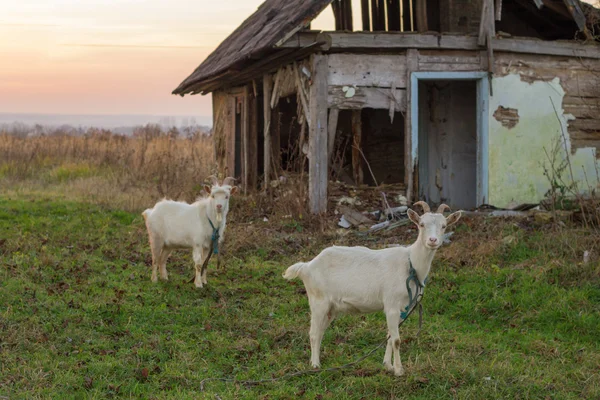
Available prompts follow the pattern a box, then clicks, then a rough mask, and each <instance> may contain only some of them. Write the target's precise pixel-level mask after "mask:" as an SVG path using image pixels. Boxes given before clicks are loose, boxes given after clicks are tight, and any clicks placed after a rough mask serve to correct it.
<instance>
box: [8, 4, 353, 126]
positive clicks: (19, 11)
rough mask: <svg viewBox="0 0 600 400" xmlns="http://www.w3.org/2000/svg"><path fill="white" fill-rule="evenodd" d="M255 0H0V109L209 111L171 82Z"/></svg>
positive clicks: (328, 22) (325, 22) (321, 21)
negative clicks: (176, 92) (176, 90)
mask: <svg viewBox="0 0 600 400" xmlns="http://www.w3.org/2000/svg"><path fill="white" fill-rule="evenodd" d="M260 3H262V0H0V10H1V11H0V55H1V57H0V113H2V112H4V113H49V114H153V115H204V116H208V115H211V106H210V96H200V95H196V96H186V97H184V98H181V97H179V96H173V95H171V91H172V90H173V89H174V88H175V87H176V86H177V85H178V84H179V83H180V82H181V81H182V80H183V79H184V78H185V77H187V76H188V75H189V74H190V73H191V72H192V71H193V70H194V68H196V67H197V66H198V65H199V64H200V62H201V61H202V60H203V59H204V58H205V57H206V56H207V55H208V54H209V53H210V52H211V51H212V50H213V49H214V48H215V47H216V46H217V45H218V44H219V43H220V42H221V41H222V40H223V39H224V38H225V37H226V36H227V35H229V34H230V33H231V32H232V31H233V30H234V29H235V28H236V27H237V26H238V25H239V24H240V23H241V22H242V21H243V20H244V19H245V18H247V17H248V16H249V15H250V14H251V13H252V12H254V11H255V10H256V8H257V7H258V6H259V5H260ZM353 3H354V9H355V11H357V10H359V9H360V0H353ZM354 18H355V26H359V25H360V22H359V20H358V18H359V16H358V14H357V15H355V16H354ZM332 20H333V18H332V13H331V11H330V10H328V9H327V10H325V11H324V12H323V14H322V15H321V16H320V17H319V18H318V20H317V21H315V22H314V23H313V29H327V28H329V27H332V26H333V21H332Z"/></svg>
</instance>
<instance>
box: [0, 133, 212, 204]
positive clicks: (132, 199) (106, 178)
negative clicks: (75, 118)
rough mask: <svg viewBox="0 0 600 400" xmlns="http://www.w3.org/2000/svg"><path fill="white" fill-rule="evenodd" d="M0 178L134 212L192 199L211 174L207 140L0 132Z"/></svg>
mask: <svg viewBox="0 0 600 400" xmlns="http://www.w3.org/2000/svg"><path fill="white" fill-rule="evenodd" d="M0 155H1V157H0V180H3V181H4V183H5V185H4V186H5V187H11V188H12V189H13V190H16V191H25V192H28V191H36V190H38V189H40V188H43V189H45V190H51V191H54V192H57V193H63V194H64V195H66V197H72V196H73V197H76V198H84V199H95V201H94V202H96V203H100V204H111V205H114V206H116V207H120V208H124V209H126V210H129V211H138V210H139V209H141V208H143V207H147V206H149V205H151V204H152V203H153V202H154V201H156V200H157V199H159V198H162V197H169V198H174V199H185V200H187V201H192V200H193V199H194V198H195V197H196V196H197V195H198V194H199V193H200V191H201V184H202V182H203V181H204V179H205V178H206V177H207V176H209V175H211V174H212V173H215V172H216V170H215V162H214V151H213V146H212V140H211V138H210V137H206V136H195V137H193V138H191V139H175V138H172V137H168V136H166V135H162V136H158V137H153V138H147V137H139V138H131V137H125V136H121V135H114V134H111V133H107V132H104V133H102V134H92V135H86V136H41V137H34V138H19V137H16V136H11V135H8V134H2V133H1V132H0Z"/></svg>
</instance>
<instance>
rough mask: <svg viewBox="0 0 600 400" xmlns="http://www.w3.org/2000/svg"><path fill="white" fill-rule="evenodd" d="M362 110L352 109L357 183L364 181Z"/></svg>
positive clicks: (353, 157)
mask: <svg viewBox="0 0 600 400" xmlns="http://www.w3.org/2000/svg"><path fill="white" fill-rule="evenodd" d="M361 114H362V111H361V110H354V111H352V177H353V178H354V183H355V184H356V185H362V183H363V177H364V175H363V169H362V162H363V159H362V154H361V151H362V118H361Z"/></svg>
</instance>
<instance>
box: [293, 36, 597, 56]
mask: <svg viewBox="0 0 600 400" xmlns="http://www.w3.org/2000/svg"><path fill="white" fill-rule="evenodd" d="M328 35H329V36H330V37H331V47H330V50H333V51H340V50H341V51H344V50H398V49H448V50H480V49H481V48H480V46H478V44H477V38H476V37H474V36H465V35H441V36H440V35H432V34H415V33H397V32H386V33H359V32H354V33H342V32H330V33H328ZM316 37H317V34H316V33H314V32H302V33H300V34H298V36H297V37H294V38H292V39H291V40H290V42H288V43H285V44H284V45H283V47H285V48H290V49H292V48H298V44H302V45H307V44H309V43H314V39H316ZM492 42H493V47H494V49H495V50H496V51H510V52H513V53H528V54H545V55H555V56H571V57H582V58H594V59H600V45H598V44H596V43H591V44H582V43H578V42H576V41H568V40H564V41H560V40H554V41H546V40H541V39H532V38H518V37H513V38H504V39H498V38H492Z"/></svg>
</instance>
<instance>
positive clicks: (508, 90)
mask: <svg viewBox="0 0 600 400" xmlns="http://www.w3.org/2000/svg"><path fill="white" fill-rule="evenodd" d="M492 85H493V87H494V96H493V97H490V114H492V113H493V115H491V116H490V118H489V121H490V126H489V202H490V204H493V205H495V206H499V207H510V206H512V205H515V204H518V203H535V202H538V201H540V200H541V199H543V198H544V196H545V194H546V192H547V191H548V189H549V188H550V184H549V182H548V178H546V177H545V176H544V168H543V166H544V164H546V165H548V164H549V161H548V156H547V154H546V152H548V153H550V152H551V150H552V148H553V147H554V146H556V144H557V143H559V145H560V146H562V149H561V150H566V151H567V152H569V154H571V143H570V138H569V136H568V134H567V136H566V138H565V139H566V142H565V140H563V139H562V134H561V133H562V132H563V130H564V132H567V124H568V121H569V120H570V119H572V118H573V117H572V115H569V114H564V111H563V108H562V102H563V98H564V96H565V92H564V90H563V88H562V87H561V85H560V80H559V79H558V78H554V79H553V80H551V81H534V82H524V81H523V80H522V77H521V75H519V74H509V75H506V76H503V77H498V78H494V79H493V81H492ZM502 108H505V109H514V110H518V116H519V118H518V123H515V125H514V126H512V127H509V126H507V123H505V122H504V121H503V119H502V118H496V113H498V110H499V109H502ZM555 108H556V111H555ZM502 113H503V112H502ZM557 114H558V117H557ZM491 117H493V118H491ZM561 154H563V156H564V155H565V154H566V152H565V151H561ZM571 163H572V167H573V171H574V175H575V180H576V181H578V182H579V184H580V185H581V187H586V188H587V185H586V184H585V183H584V182H585V174H587V176H588V177H593V178H595V177H596V172H595V171H596V169H595V165H594V164H595V163H597V161H596V157H595V149H591V148H585V149H577V151H576V152H575V153H574V154H573V155H572V156H571ZM564 178H567V177H566V176H565V177H564ZM567 181H568V182H570V179H567ZM594 182H596V180H595V179H594Z"/></svg>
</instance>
